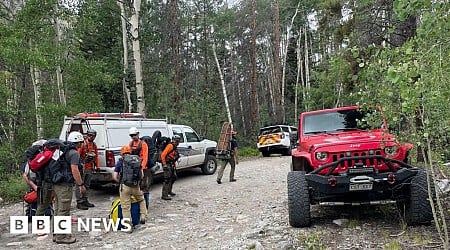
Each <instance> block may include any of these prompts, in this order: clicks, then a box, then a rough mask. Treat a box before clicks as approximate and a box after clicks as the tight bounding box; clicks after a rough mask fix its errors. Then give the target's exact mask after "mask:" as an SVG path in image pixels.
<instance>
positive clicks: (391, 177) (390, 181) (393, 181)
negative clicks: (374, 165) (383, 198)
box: [387, 173, 397, 185]
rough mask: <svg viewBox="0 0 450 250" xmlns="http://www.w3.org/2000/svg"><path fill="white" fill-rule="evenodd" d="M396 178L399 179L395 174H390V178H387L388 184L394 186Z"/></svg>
mask: <svg viewBox="0 0 450 250" xmlns="http://www.w3.org/2000/svg"><path fill="white" fill-rule="evenodd" d="M395 177H397V176H395V174H393V173H390V174H389V175H388V177H387V182H388V183H389V184H391V185H392V184H394V183H395Z"/></svg>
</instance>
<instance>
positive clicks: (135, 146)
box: [128, 127, 152, 204]
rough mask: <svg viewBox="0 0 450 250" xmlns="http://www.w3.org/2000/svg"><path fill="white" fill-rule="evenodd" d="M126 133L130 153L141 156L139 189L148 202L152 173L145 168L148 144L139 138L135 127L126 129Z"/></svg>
mask: <svg viewBox="0 0 450 250" xmlns="http://www.w3.org/2000/svg"><path fill="white" fill-rule="evenodd" d="M128 134H129V135H130V137H131V141H130V143H129V146H130V148H131V154H133V155H139V158H141V166H142V171H143V172H144V173H143V174H144V177H143V178H142V180H141V182H140V187H141V190H142V191H143V192H144V197H145V201H146V204H148V203H149V199H150V195H149V192H150V185H151V178H152V174H151V173H150V169H148V168H147V162H148V145H147V143H145V141H143V140H141V139H140V138H139V130H138V129H137V128H136V127H131V128H130V130H129V131H128Z"/></svg>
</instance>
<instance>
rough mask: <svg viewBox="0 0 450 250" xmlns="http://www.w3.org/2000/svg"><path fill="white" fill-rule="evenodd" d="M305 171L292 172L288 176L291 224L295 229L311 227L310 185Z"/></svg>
mask: <svg viewBox="0 0 450 250" xmlns="http://www.w3.org/2000/svg"><path fill="white" fill-rule="evenodd" d="M305 174H306V172H304V171H292V172H289V173H288V176H287V186H288V207H289V224H290V225H291V226H293V227H307V226H310V225H311V213H310V209H311V208H310V200H309V191H308V183H307V181H306V177H305Z"/></svg>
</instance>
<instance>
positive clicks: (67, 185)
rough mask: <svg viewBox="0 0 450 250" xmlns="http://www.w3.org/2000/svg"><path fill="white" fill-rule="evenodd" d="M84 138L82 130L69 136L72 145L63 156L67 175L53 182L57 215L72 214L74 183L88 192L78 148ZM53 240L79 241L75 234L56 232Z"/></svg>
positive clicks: (81, 190) (68, 140)
mask: <svg viewBox="0 0 450 250" xmlns="http://www.w3.org/2000/svg"><path fill="white" fill-rule="evenodd" d="M83 141H84V138H83V135H82V134H81V133H80V132H76V131H74V132H71V133H70V134H69V137H68V138H67V144H68V146H69V147H72V148H70V149H69V150H68V152H66V153H65V154H64V155H63V156H62V157H64V160H63V161H61V164H62V168H64V170H65V171H67V172H65V173H67V174H68V175H67V176H64V177H65V178H64V179H63V181H62V182H60V183H54V184H53V191H54V192H55V202H56V207H57V210H56V214H55V215H56V216H70V205H71V203H72V194H73V183H74V182H75V184H76V185H77V187H78V188H79V189H80V193H81V194H84V193H85V192H86V187H85V186H84V183H83V180H82V178H81V175H80V171H79V170H78V164H79V163H80V154H79V153H78V151H77V149H78V148H79V147H80V146H81V144H82V143H83ZM53 241H54V242H56V243H58V244H72V243H75V242H76V241H77V239H76V238H75V236H74V235H73V234H54V238H53Z"/></svg>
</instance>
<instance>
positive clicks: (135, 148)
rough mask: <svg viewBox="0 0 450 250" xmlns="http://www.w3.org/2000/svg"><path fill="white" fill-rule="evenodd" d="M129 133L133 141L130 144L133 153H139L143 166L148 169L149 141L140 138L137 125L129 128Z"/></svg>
mask: <svg viewBox="0 0 450 250" xmlns="http://www.w3.org/2000/svg"><path fill="white" fill-rule="evenodd" d="M128 133H129V135H130V137H131V141H130V143H129V144H128V146H130V148H131V154H133V155H139V157H140V158H141V161H142V163H141V166H142V169H143V170H144V171H146V169H147V161H148V146H147V143H145V142H144V141H142V140H141V139H140V138H139V130H138V129H137V128H136V127H131V128H130V129H129V130H128Z"/></svg>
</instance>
